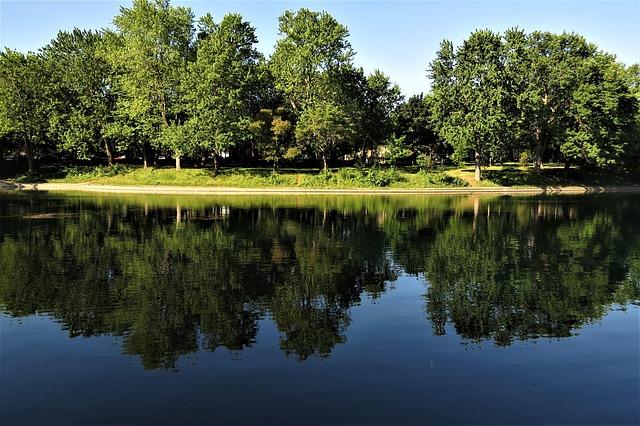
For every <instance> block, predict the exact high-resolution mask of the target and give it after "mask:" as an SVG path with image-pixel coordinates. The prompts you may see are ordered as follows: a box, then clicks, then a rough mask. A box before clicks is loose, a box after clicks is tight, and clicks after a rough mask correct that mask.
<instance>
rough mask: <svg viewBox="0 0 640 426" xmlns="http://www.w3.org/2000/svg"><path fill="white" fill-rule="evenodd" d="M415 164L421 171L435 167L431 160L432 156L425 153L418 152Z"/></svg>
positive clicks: (427, 170)
mask: <svg viewBox="0 0 640 426" xmlns="http://www.w3.org/2000/svg"><path fill="white" fill-rule="evenodd" d="M416 164H417V165H418V167H419V168H420V170H421V171H425V172H429V171H431V170H433V169H434V168H435V161H433V157H432V156H431V155H427V154H420V155H418V158H417V159H416Z"/></svg>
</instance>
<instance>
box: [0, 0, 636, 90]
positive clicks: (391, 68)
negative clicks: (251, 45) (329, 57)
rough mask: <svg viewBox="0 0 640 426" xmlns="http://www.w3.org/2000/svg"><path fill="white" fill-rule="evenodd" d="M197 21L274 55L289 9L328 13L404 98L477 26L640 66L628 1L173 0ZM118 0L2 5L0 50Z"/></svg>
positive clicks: (35, 44)
mask: <svg viewBox="0 0 640 426" xmlns="http://www.w3.org/2000/svg"><path fill="white" fill-rule="evenodd" d="M173 3H174V4H181V5H188V6H190V7H191V8H192V9H193V11H194V13H195V15H196V17H198V16H201V15H203V14H204V13H206V12H211V13H212V14H213V16H214V17H216V18H220V17H221V16H222V15H224V14H225V13H227V12H232V11H233V12H239V13H241V14H242V15H243V16H244V17H245V19H248V20H249V21H250V22H251V23H252V24H253V25H254V26H255V27H256V30H257V34H258V38H259V40H260V42H259V46H258V47H259V49H260V50H261V51H262V52H263V53H264V54H266V55H269V54H270V53H271V52H272V51H273V46H274V44H275V41H276V40H277V37H278V28H277V18H278V16H279V15H280V14H281V13H282V12H283V11H284V10H286V9H297V8H299V7H308V8H310V9H315V10H326V11H328V12H330V13H331V14H332V15H334V16H335V17H336V18H337V19H338V20H339V21H340V22H341V23H343V24H345V25H346V26H347V27H348V28H349V30H350V32H351V37H350V40H351V44H352V45H353V47H354V49H355V50H356V52H357V55H356V58H355V62H356V64H357V65H359V66H362V67H364V69H365V70H366V71H367V72H370V71H372V70H374V69H376V68H379V69H381V70H383V71H384V72H385V73H387V74H388V75H390V76H391V78H392V79H393V80H394V81H395V82H397V83H398V84H399V85H400V87H401V88H402V90H403V92H404V93H405V94H409V95H410V94H414V93H420V92H422V91H428V87H429V84H428V80H427V77H426V68H427V66H428V63H429V62H430V61H431V60H432V58H433V56H434V54H435V51H436V50H437V48H438V45H439V43H440V41H441V40H442V39H443V38H447V39H450V40H452V41H453V42H454V43H455V44H459V43H460V42H461V41H462V40H464V38H465V37H466V36H467V35H468V34H469V33H470V32H471V31H472V30H474V29H477V28H489V29H492V30H495V31H502V30H505V29H506V28H509V27H513V26H519V27H521V28H523V29H525V30H527V31H533V30H547V31H554V32H562V31H575V32H578V33H580V34H582V35H584V36H585V37H586V38H587V39H588V40H589V41H592V42H594V43H596V44H597V45H598V46H599V47H600V48H601V49H603V50H605V51H608V52H611V53H614V54H616V55H617V57H618V59H619V60H620V61H621V62H624V63H627V64H630V63H634V62H640V0H628V1H615V0H610V1H515V0H513V1H492V2H489V1H410V2H399V1H395V2H390V1H330V2H317V1H306V2H300V1H297V2H294V1H234V2H230V1H205V0H199V1H177V0H175V1H174V2H173ZM129 4H130V2H129V1H128V0H122V1H30V0H22V1H6V0H0V46H3V47H5V46H6V47H10V48H13V49H17V50H21V51H28V50H37V49H38V48H40V47H41V46H43V45H44V44H46V43H47V42H48V41H49V40H50V39H51V38H53V37H54V36H55V34H56V33H57V31H58V30H59V29H65V30H69V29H72V28H73V27H74V26H77V27H80V28H87V29H89V28H91V29H98V28H104V27H108V26H110V25H111V20H112V18H113V16H114V15H115V14H117V13H118V10H119V7H120V5H125V6H128V5H129Z"/></svg>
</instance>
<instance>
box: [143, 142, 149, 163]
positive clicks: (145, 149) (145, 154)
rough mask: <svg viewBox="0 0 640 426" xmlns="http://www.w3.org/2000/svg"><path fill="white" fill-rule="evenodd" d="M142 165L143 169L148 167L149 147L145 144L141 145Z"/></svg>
mask: <svg viewBox="0 0 640 426" xmlns="http://www.w3.org/2000/svg"><path fill="white" fill-rule="evenodd" d="M142 164H143V166H144V168H145V169H146V168H147V167H149V146H148V144H147V143H146V142H145V143H144V144H142Z"/></svg>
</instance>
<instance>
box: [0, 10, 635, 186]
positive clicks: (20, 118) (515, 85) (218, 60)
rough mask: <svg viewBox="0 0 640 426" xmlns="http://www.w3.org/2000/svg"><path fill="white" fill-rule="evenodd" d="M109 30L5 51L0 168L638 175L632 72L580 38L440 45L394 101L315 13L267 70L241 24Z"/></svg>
mask: <svg viewBox="0 0 640 426" xmlns="http://www.w3.org/2000/svg"><path fill="white" fill-rule="evenodd" d="M113 23H114V28H113V29H112V30H101V31H93V30H83V29H79V28H75V29H73V30H71V31H61V32H60V33H58V35H57V36H56V37H55V38H54V39H53V40H52V41H51V42H50V43H48V44H47V45H46V46H44V47H43V48H42V49H40V50H39V51H38V52H35V53H33V52H29V53H21V52H16V51H13V50H11V49H6V50H5V51H3V52H2V53H1V54H0V82H1V83H2V84H1V85H0V91H1V93H0V95H1V96H0V153H1V154H2V156H3V157H5V158H10V159H19V158H21V157H24V158H26V160H27V163H28V166H27V169H28V170H29V171H31V172H32V171H33V170H34V169H35V167H36V165H37V164H38V162H39V159H42V158H46V159H47V160H46V161H48V162H53V163H56V162H58V163H60V162H66V163H68V162H76V163H80V162H91V163H98V162H106V163H107V164H113V163H114V162H116V161H126V162H131V163H136V162H139V161H141V162H142V163H143V164H144V165H145V167H146V166H147V165H148V164H150V163H153V164H156V163H158V162H159V161H163V160H164V159H165V158H173V159H174V160H175V165H176V168H180V167H181V164H182V163H181V161H182V159H184V160H185V161H187V164H189V165H195V166H201V165H206V164H211V165H212V166H213V168H214V169H215V170H217V169H218V167H219V165H220V163H221V162H229V163H233V164H241V165H259V164H269V165H271V166H272V167H273V168H274V169H277V167H278V165H279V164H280V163H288V164H309V163H311V162H316V164H320V165H321V167H322V168H323V169H326V168H327V167H328V165H329V163H331V162H336V163H338V162H339V163H340V164H348V163H350V164H356V165H358V166H364V167H366V166H371V165H392V166H394V167H395V166H396V165H399V164H403V165H411V164H417V165H418V166H420V167H421V168H429V167H435V166H438V165H442V164H456V163H467V162H471V163H473V164H475V168H476V179H477V180H480V179H481V176H482V175H481V171H482V168H484V167H486V166H488V165H491V164H493V163H496V162H497V163H501V162H510V161H519V162H520V163H521V164H526V163H527V162H529V161H531V165H532V166H533V168H534V170H539V169H540V168H541V167H543V164H544V163H547V162H553V163H564V164H565V165H566V166H574V167H576V166H577V167H582V168H586V169H601V170H616V171H623V172H634V171H635V172H637V170H638V168H637V167H636V166H637V162H638V161H639V160H640V143H639V139H640V112H639V111H640V107H639V102H640V89H638V87H640V84H639V83H638V82H639V81H640V77H639V74H640V73H639V71H638V69H640V68H639V66H638V65H637V64H635V65H630V66H626V65H623V64H621V63H619V62H618V61H617V60H616V58H615V56H614V55H612V54H609V53H606V52H603V51H601V50H599V49H598V47H597V46H596V45H594V44H593V43H590V42H589V41H587V40H586V39H585V38H584V37H582V36H581V35H579V34H575V33H563V34H553V33H550V32H542V31H533V32H531V33H526V32H525V31H523V30H521V29H519V28H512V29H508V30H506V31H504V32H503V33H497V32H494V31H491V30H486V29H482V30H476V31H473V32H472V33H471V34H470V35H469V36H468V37H467V39H465V40H464V41H463V42H462V43H461V44H460V45H459V46H454V45H453V43H451V42H450V41H448V40H443V41H442V43H441V44H440V48H439V49H438V51H437V52H436V56H435V59H434V60H433V61H432V62H431V63H430V64H429V67H428V76H429V78H430V80H431V84H430V91H429V92H426V93H424V94H416V95H413V96H409V97H408V98H406V99H405V97H404V96H403V94H402V92H401V90H400V88H399V86H398V85H397V84H395V83H394V82H393V81H392V79H391V78H390V77H389V76H388V75H386V74H385V73H384V72H383V71H382V70H378V69H375V70H373V71H372V72H370V73H366V72H365V70H364V69H362V68H360V67H358V66H357V65H356V60H357V58H356V52H355V50H354V49H353V47H352V45H351V42H350V40H349V37H350V33H349V29H348V28H347V27H346V26H345V25H343V24H342V23H340V22H338V20H336V19H335V18H334V17H333V16H331V15H330V14H329V13H327V12H325V11H313V10H310V9H307V8H301V9H298V10H287V11H285V12H284V13H283V14H282V16H280V18H279V20H278V29H279V38H278V40H277V41H276V44H275V47H274V51H273V53H272V54H271V55H270V56H269V57H265V56H264V55H263V54H262V53H260V51H259V50H258V48H257V46H258V38H257V36H256V30H255V28H254V27H253V26H252V25H251V24H250V23H249V22H247V21H246V20H245V19H244V18H243V17H242V16H240V15H239V14H236V13H230V14H227V15H226V16H223V17H222V18H221V19H220V20H219V21H216V20H214V19H213V17H212V15H211V14H206V15H204V16H202V17H200V18H199V19H196V18H195V16H194V14H193V12H192V10H191V9H190V8H188V7H183V6H175V5H172V4H171V3H170V2H169V0H134V1H133V2H132V4H131V6H129V7H121V8H120V11H119V13H118V14H117V16H115V17H114V19H113ZM116 159H117V160H116Z"/></svg>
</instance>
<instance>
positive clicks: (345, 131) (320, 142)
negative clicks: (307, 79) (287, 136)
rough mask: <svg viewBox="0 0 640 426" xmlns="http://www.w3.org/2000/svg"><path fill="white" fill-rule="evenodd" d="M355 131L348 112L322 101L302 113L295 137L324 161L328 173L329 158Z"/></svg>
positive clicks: (324, 167) (336, 105)
mask: <svg viewBox="0 0 640 426" xmlns="http://www.w3.org/2000/svg"><path fill="white" fill-rule="evenodd" d="M353 129H354V126H353V123H352V122H351V120H350V117H349V115H348V113H347V111H345V110H344V108H342V106H341V105H340V104H336V103H332V102H326V101H321V102H318V103H316V104H315V105H314V106H312V107H309V108H307V109H306V110H305V111H304V112H303V113H302V115H301V116H300V119H299V121H298V125H297V126H296V130H295V135H296V139H297V140H298V141H299V142H302V143H305V144H306V145H307V146H308V147H310V149H311V150H312V151H313V152H314V153H315V155H316V157H317V158H320V159H321V160H322V167H323V170H325V171H326V170H327V163H328V160H329V158H330V157H331V156H332V155H333V154H334V153H335V152H336V151H337V150H338V149H340V147H341V146H340V145H341V144H342V143H344V142H345V141H349V140H351V139H352V138H353Z"/></svg>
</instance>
